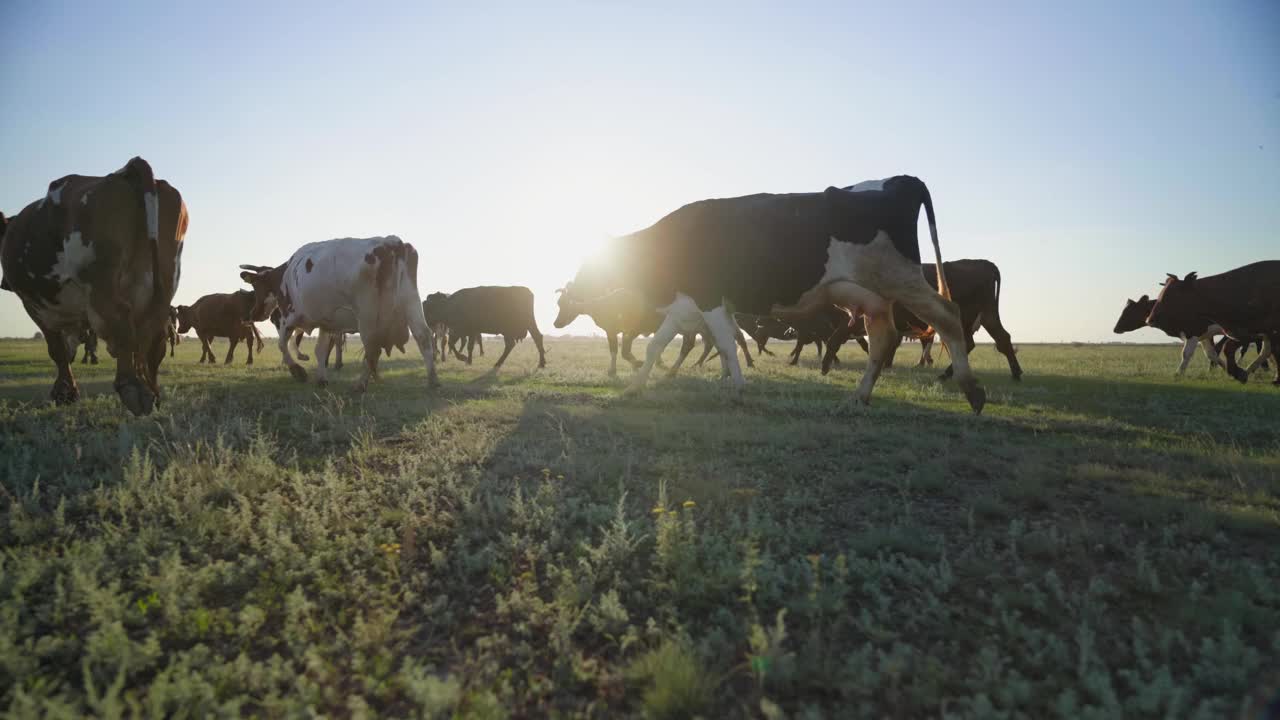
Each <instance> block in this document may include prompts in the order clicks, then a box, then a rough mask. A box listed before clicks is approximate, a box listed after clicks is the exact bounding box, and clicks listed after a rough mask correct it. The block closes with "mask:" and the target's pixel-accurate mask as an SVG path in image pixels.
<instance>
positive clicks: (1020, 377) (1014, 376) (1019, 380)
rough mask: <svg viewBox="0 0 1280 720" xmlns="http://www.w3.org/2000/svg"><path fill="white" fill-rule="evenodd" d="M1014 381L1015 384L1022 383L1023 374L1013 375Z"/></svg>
mask: <svg viewBox="0 0 1280 720" xmlns="http://www.w3.org/2000/svg"><path fill="white" fill-rule="evenodd" d="M1013 381H1014V382H1022V373H1014V375H1013Z"/></svg>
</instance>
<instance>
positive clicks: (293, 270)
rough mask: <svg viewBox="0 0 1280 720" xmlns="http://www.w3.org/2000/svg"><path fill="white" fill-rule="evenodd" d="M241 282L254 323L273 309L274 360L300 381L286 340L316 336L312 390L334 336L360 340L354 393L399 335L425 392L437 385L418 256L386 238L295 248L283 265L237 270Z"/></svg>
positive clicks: (302, 374) (301, 373) (323, 373)
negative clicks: (406, 340) (410, 348)
mask: <svg viewBox="0 0 1280 720" xmlns="http://www.w3.org/2000/svg"><path fill="white" fill-rule="evenodd" d="M240 267H241V268H243V269H244V270H245V272H242V273H240V277H241V279H243V280H244V281H245V282H247V283H249V284H251V285H252V286H253V293H254V310H253V314H254V316H255V317H256V316H258V315H260V314H262V313H268V314H269V312H270V309H271V307H272V306H273V305H274V306H278V307H279V309H280V314H279V316H278V317H279V320H278V321H277V323H276V331H277V332H278V340H277V342H278V343H279V345H280V354H281V355H282V356H283V358H284V363H285V365H286V366H288V368H289V372H290V373H292V374H293V376H294V377H295V378H297V379H298V380H300V381H305V380H306V379H307V371H306V370H303V369H302V366H301V365H299V364H298V363H297V361H296V360H294V359H293V356H292V354H290V352H289V338H290V337H291V336H292V335H293V332H294V331H295V330H297V329H299V328H301V329H303V330H311V329H315V328H318V329H319V330H320V336H319V337H318V338H317V339H316V347H315V350H314V353H315V356H316V383H317V384H320V385H324V384H325V383H327V382H328V372H327V371H328V362H329V348H330V346H331V345H332V344H333V342H334V337H335V335H336V334H337V333H352V332H358V333H360V340H361V342H362V343H363V344H364V362H365V371H364V373H363V374H362V375H361V376H360V379H359V380H358V381H357V382H356V386H355V389H356V391H357V392H363V391H364V390H365V389H367V388H368V385H369V380H370V378H372V377H373V376H374V374H375V373H376V372H377V369H378V359H379V357H380V355H381V353H382V352H383V351H384V350H389V349H390V348H391V347H393V346H394V345H395V343H396V342H397V341H398V340H400V338H401V336H402V335H403V334H404V332H405V329H406V328H407V329H408V331H409V332H411V333H412V334H413V339H414V340H415V341H416V343H417V345H418V351H419V352H420V353H421V354H422V360H423V362H424V363H425V364H426V366H427V384H428V386H429V387H436V386H438V385H439V380H438V379H437V378H436V365H435V359H434V357H433V354H432V345H433V339H432V334H431V328H429V327H427V321H426V319H425V318H424V317H423V316H422V299H421V298H420V297H419V295H418V279H417V276H418V252H417V250H415V249H414V248H413V246H412V245H410V244H409V243H406V242H404V241H403V240H401V239H400V238H398V237H396V236H394V235H388V236H386V237H371V238H342V239H337V240H325V241H322V242H313V243H308V244H306V245H303V246H302V247H301V248H298V250H297V252H295V253H294V254H293V256H292V257H290V258H289V260H288V261H287V262H285V263H284V264H283V265H279V266H276V267H268V266H262V265H241V266H240Z"/></svg>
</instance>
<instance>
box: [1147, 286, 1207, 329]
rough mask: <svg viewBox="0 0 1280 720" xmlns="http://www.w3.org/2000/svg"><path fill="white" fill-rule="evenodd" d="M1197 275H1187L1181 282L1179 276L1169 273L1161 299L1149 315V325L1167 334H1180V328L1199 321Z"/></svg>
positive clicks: (1157, 299) (1159, 298)
mask: <svg viewBox="0 0 1280 720" xmlns="http://www.w3.org/2000/svg"><path fill="white" fill-rule="evenodd" d="M1196 295H1197V293H1196V274H1195V273H1193V272H1192V273H1187V276H1186V277H1184V278H1183V279H1181V280H1179V279H1178V276H1177V275H1174V274H1172V273H1169V275H1168V277H1167V278H1165V281H1164V287H1163V288H1162V289H1161V290H1160V297H1158V298H1156V302H1155V305H1153V306H1152V308H1151V312H1150V313H1149V314H1148V315H1147V324H1148V325H1150V326H1151V327H1154V328H1159V329H1161V330H1164V331H1165V332H1167V333H1173V334H1175V335H1176V334H1178V328H1180V327H1181V326H1183V325H1185V324H1187V323H1188V322H1190V321H1194V320H1198V319H1199V315H1200V312H1199V305H1200V303H1199V302H1198V301H1197V299H1196Z"/></svg>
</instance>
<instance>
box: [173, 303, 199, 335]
mask: <svg viewBox="0 0 1280 720" xmlns="http://www.w3.org/2000/svg"><path fill="white" fill-rule="evenodd" d="M170 310H172V311H173V317H174V320H175V321H176V322H177V323H178V334H179V335H183V334H186V332H187V331H189V330H190V329H191V326H192V325H194V324H195V320H196V318H195V313H193V312H191V306H190V305H179V306H178V307H176V308H170Z"/></svg>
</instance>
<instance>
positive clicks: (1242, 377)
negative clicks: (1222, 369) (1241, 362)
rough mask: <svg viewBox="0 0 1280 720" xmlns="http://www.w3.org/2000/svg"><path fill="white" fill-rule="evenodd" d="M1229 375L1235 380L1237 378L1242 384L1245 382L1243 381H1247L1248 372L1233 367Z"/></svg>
mask: <svg viewBox="0 0 1280 720" xmlns="http://www.w3.org/2000/svg"><path fill="white" fill-rule="evenodd" d="M1231 377H1233V378H1235V379H1236V380H1238V381H1239V382H1240V384H1241V385H1243V384H1245V383H1247V382H1249V373H1247V372H1245V371H1243V370H1241V369H1240V368H1234V369H1232V370H1231Z"/></svg>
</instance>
